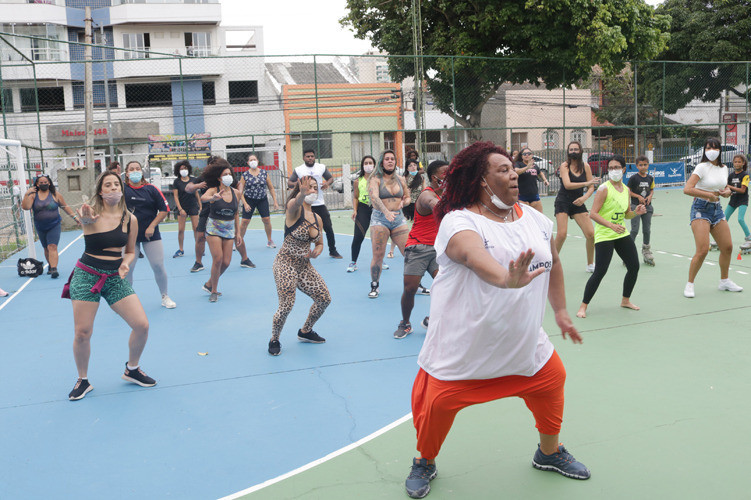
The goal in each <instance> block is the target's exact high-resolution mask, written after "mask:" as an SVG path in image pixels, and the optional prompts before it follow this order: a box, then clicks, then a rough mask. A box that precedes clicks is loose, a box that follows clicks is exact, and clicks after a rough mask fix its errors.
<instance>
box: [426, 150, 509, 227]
mask: <svg viewBox="0 0 751 500" xmlns="http://www.w3.org/2000/svg"><path fill="white" fill-rule="evenodd" d="M492 154H499V155H503V156H505V157H506V158H508V159H509V160H510V159H511V156H510V155H509V153H508V152H507V151H506V150H505V149H504V148H502V147H500V146H496V145H495V144H493V143H492V142H476V143H474V144H472V145H470V146H467V147H466V148H464V149H462V150H461V151H459V154H457V155H456V156H454V159H453V160H451V163H450V164H449V170H448V173H447V174H446V178H445V180H444V183H445V184H444V189H443V195H442V196H441V199H440V201H439V202H438V204H437V205H436V206H435V208H434V209H433V213H434V214H435V217H436V220H437V221H438V222H439V223H440V221H441V220H442V219H443V217H444V216H445V215H446V214H447V213H449V212H451V211H454V210H459V209H461V208H464V207H466V206H469V205H471V204H473V203H475V202H477V200H479V199H480V189H482V186H481V185H480V183H481V182H482V178H483V177H484V176H485V172H486V171H487V169H488V157H489V156H490V155H492Z"/></svg>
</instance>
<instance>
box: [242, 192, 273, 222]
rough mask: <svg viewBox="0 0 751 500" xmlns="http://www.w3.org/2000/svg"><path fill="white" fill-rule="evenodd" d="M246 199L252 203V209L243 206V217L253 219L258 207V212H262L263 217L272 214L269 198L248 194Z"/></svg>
mask: <svg viewBox="0 0 751 500" xmlns="http://www.w3.org/2000/svg"><path fill="white" fill-rule="evenodd" d="M245 201H246V202H247V203H248V205H250V210H249V211H246V210H245V206H243V214H242V218H243V219H252V218H253V213H254V212H255V211H256V208H257V209H258V213H259V214H261V217H268V216H269V215H270V213H269V199H268V198H248V197H247V196H246V197H245Z"/></svg>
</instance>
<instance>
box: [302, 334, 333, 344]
mask: <svg viewBox="0 0 751 500" xmlns="http://www.w3.org/2000/svg"><path fill="white" fill-rule="evenodd" d="M297 340H299V341H300V342H307V343H308V344H325V343H326V341H325V340H310V339H306V338H303V337H300V336H298V337H297Z"/></svg>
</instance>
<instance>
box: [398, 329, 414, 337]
mask: <svg viewBox="0 0 751 500" xmlns="http://www.w3.org/2000/svg"><path fill="white" fill-rule="evenodd" d="M410 333H412V330H410V331H408V332H404V335H401V336H399V335H397V334H396V333H395V334H394V338H395V339H403V338H404V337H406V336H407V335H409V334H410Z"/></svg>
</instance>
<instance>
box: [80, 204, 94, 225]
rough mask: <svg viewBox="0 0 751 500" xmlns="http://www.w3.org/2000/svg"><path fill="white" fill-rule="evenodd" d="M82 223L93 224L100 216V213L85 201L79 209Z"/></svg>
mask: <svg viewBox="0 0 751 500" xmlns="http://www.w3.org/2000/svg"><path fill="white" fill-rule="evenodd" d="M76 212H77V213H78V218H79V219H80V221H81V224H93V223H94V222H96V220H97V219H98V218H99V214H96V213H94V209H93V208H92V207H91V205H88V204H86V203H84V204H83V205H81V208H79V209H78V210H77V211H76Z"/></svg>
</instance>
